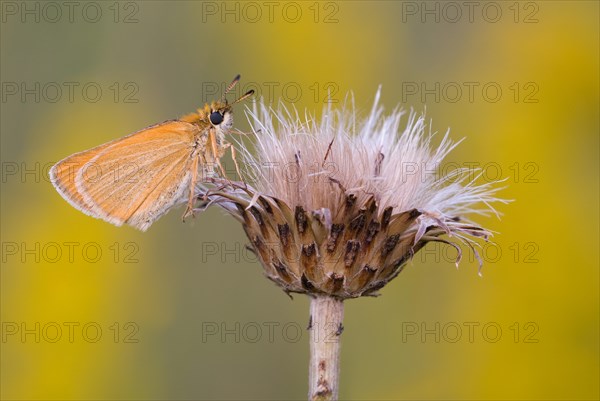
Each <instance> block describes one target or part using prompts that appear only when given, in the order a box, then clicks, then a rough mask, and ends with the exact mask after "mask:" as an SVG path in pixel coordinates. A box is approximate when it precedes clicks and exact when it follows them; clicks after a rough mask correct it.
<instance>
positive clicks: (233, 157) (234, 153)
mask: <svg viewBox="0 0 600 401" xmlns="http://www.w3.org/2000/svg"><path fill="white" fill-rule="evenodd" d="M225 149H231V159H232V160H233V164H234V165H235V172H236V173H237V175H238V177H239V178H240V181H241V180H242V173H240V165H239V164H238V162H237V157H236V155H237V152H236V150H235V146H233V145H232V144H231V143H227V144H225Z"/></svg>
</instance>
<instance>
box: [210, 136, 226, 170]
mask: <svg viewBox="0 0 600 401" xmlns="http://www.w3.org/2000/svg"><path fill="white" fill-rule="evenodd" d="M208 140H209V142H210V147H211V149H212V152H213V156H214V158H215V162H216V163H217V166H219V170H221V174H222V175H223V177H224V178H225V179H227V173H226V172H225V169H224V168H223V165H222V164H221V157H220V156H221V155H219V145H218V144H217V137H216V136H215V133H214V132H213V131H212V130H211V131H209V132H208Z"/></svg>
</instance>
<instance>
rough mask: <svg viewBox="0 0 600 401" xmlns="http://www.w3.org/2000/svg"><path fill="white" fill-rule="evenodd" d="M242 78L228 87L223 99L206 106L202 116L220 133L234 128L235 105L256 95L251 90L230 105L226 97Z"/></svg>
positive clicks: (234, 80) (238, 78)
mask: <svg viewBox="0 0 600 401" xmlns="http://www.w3.org/2000/svg"><path fill="white" fill-rule="evenodd" d="M239 80H240V76H239V75H238V76H236V77H235V78H234V79H233V81H231V83H230V84H229V86H227V88H226V89H225V92H224V93H223V98H222V99H221V100H217V101H214V102H212V103H211V104H207V105H206V106H204V110H202V112H201V115H203V116H204V118H205V120H207V122H209V123H210V124H211V125H212V126H213V127H215V128H216V129H217V130H218V131H221V132H223V133H225V132H227V131H229V130H230V129H231V127H232V126H233V107H232V106H233V105H234V104H236V103H238V102H241V101H242V100H244V99H246V98H248V97H250V96H252V95H253V94H254V90H249V91H248V92H246V93H244V94H243V95H242V96H240V97H239V98H237V99H236V100H234V101H233V102H232V103H229V102H228V101H227V99H226V98H225V95H227V93H228V92H229V91H231V89H233V87H235V85H236V84H237V83H238V82H239Z"/></svg>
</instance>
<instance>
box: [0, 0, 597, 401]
mask: <svg viewBox="0 0 600 401" xmlns="http://www.w3.org/2000/svg"><path fill="white" fill-rule="evenodd" d="M1 7H2V24H1V42H0V43H1V81H2V103H1V116H0V117H1V118H0V120H1V122H0V124H1V136H2V142H1V144H2V149H1V157H2V191H1V201H2V203H1V212H2V227H1V234H2V269H1V290H2V295H1V301H2V305H1V314H2V316H1V318H2V343H1V346H2V349H1V351H2V352H1V376H0V379H1V383H0V387H1V392H0V395H1V397H2V398H3V399H18V400H34V399H44V400H46V399H61V400H63V399H67V400H68V399H73V400H85V399H137V400H151V399H152V400H155V399H173V400H188V399H195V400H209V399H210V400H213V399H242V400H246V399H248V400H249V399H253V400H256V399H270V400H287V399H304V398H305V394H306V391H307V390H306V388H307V386H306V380H307V363H308V333H307V332H306V331H305V330H304V328H305V326H306V323H307V317H308V300H307V299H306V298H305V297H303V296H296V297H295V299H294V300H293V301H291V300H290V299H289V298H288V297H287V296H286V295H285V294H284V293H283V292H282V291H281V290H279V289H278V288H277V287H275V286H274V285H273V284H272V283H271V282H269V281H268V280H266V279H265V278H264V277H263V276H262V272H261V267H260V266H259V264H258V263H257V262H256V261H255V260H254V258H253V257H252V255H251V254H249V253H248V252H245V251H244V250H243V246H244V244H245V243H246V239H245V237H244V234H243V232H242V229H241V227H240V226H239V225H238V224H237V223H236V222H234V220H233V219H231V218H229V217H226V216H223V213H222V212H221V211H219V210H217V209H216V208H215V209H212V210H209V211H208V212H207V213H204V214H201V215H199V216H197V217H196V218H195V219H194V221H190V222H189V223H186V224H182V223H181V218H180V217H181V214H182V213H183V209H178V210H175V211H172V212H171V213H169V214H168V215H166V216H165V217H163V218H162V219H161V220H159V221H158V222H157V223H155V224H154V225H153V226H152V227H151V228H150V230H149V231H148V232H146V233H140V232H138V231H136V230H134V229H132V228H130V227H122V228H117V227H113V226H112V225H110V224H108V223H105V222H102V221H100V220H95V219H92V218H90V217H88V216H85V215H83V214H82V213H80V212H79V211H77V210H75V209H74V208H72V207H71V206H69V205H68V204H67V203H66V202H65V201H64V200H63V199H62V198H61V197H60V196H59V195H58V194H57V193H56V191H55V190H54V189H53V188H52V186H51V184H50V183H49V180H48V178H47V171H48V169H49V167H50V166H51V165H52V164H53V163H54V162H56V161H58V160H59V159H61V158H63V157H65V156H67V155H69V154H71V153H74V152H77V151H81V150H84V149H88V148H91V147H93V146H96V145H98V144H101V143H104V142H106V141H109V140H112V139H115V138H118V137H120V136H123V135H125V134H128V133H130V132H133V131H136V130H138V129H140V128H143V127H145V126H147V125H151V124H153V123H156V122H160V121H163V120H166V119H170V118H175V117H177V116H179V115H182V114H184V113H187V112H190V111H193V110H195V108H196V107H199V106H201V105H202V104H203V102H204V101H206V100H211V99H213V98H216V97H218V96H219V94H220V92H221V89H215V88H216V87H219V86H220V87H223V86H224V85H225V84H226V83H228V82H229V81H230V80H231V78H233V76H234V75H235V74H237V73H241V74H242V81H241V83H242V85H241V87H240V89H239V90H238V91H236V92H235V93H236V94H239V93H241V91H242V90H247V89H250V88H255V89H257V91H258V93H259V95H262V96H263V97H265V98H266V100H267V101H271V102H276V101H278V100H279V99H282V100H284V101H285V102H286V103H287V104H288V105H289V104H294V105H295V106H297V107H298V108H299V109H300V110H304V108H307V109H308V110H309V111H312V112H316V113H317V115H320V114H321V109H322V107H323V106H324V102H325V100H326V98H327V93H328V91H329V92H330V93H331V95H332V98H333V99H334V100H339V101H342V100H343V98H344V95H345V93H347V92H348V91H349V90H352V91H353V92H354V95H355V98H356V104H357V108H358V109H359V111H360V112H361V113H363V112H365V111H366V110H368V108H369V107H370V105H371V102H372V99H373V96H374V93H375V91H376V89H377V87H378V85H382V88H383V95H382V102H383V104H384V106H385V107H386V109H387V110H391V109H392V108H393V107H395V106H397V105H398V104H401V105H402V106H403V107H404V108H407V109H410V108H411V107H413V108H414V109H415V110H417V111H419V112H421V111H423V110H425V108H426V111H427V116H428V117H429V118H431V119H432V127H433V130H437V131H442V132H443V131H445V130H446V129H447V128H448V127H450V128H451V137H452V138H453V139H455V140H458V139H460V138H463V137H466V138H467V139H466V141H464V142H463V143H462V144H461V145H460V146H459V147H458V148H457V149H456V150H455V151H454V152H453V153H452V154H451V156H450V158H449V159H448V162H452V163H456V164H459V165H463V166H466V165H467V163H469V165H471V166H475V167H482V168H484V171H485V173H486V176H484V178H486V179H494V178H499V177H505V178H507V181H506V183H505V185H507V186H508V187H507V189H505V190H503V191H502V193H501V194H502V196H504V197H505V198H508V199H514V200H515V202H513V203H511V204H509V205H498V209H499V211H500V212H503V213H504V216H503V217H502V219H501V220H498V219H497V218H495V217H489V218H477V219H476V220H477V221H478V222H479V223H481V224H483V225H484V226H486V227H489V228H490V229H492V230H495V231H497V232H498V234H497V235H496V236H495V237H494V240H495V241H496V245H493V246H487V247H486V248H485V249H484V251H485V252H484V259H485V266H484V270H483V277H478V275H477V263H476V262H475V261H474V260H473V258H465V260H464V261H463V263H462V264H461V266H460V269H459V270H458V271H457V270H456V269H455V268H454V265H453V262H452V256H453V255H452V252H450V251H448V252H446V251H443V250H442V249H441V248H436V247H435V246H434V245H430V246H429V247H428V248H426V249H425V250H424V251H422V252H421V253H420V254H417V256H416V257H415V259H414V261H413V262H412V263H410V264H409V266H408V267H407V268H406V269H405V271H404V272H403V273H402V274H401V275H400V276H399V278H398V279H396V280H395V281H394V282H392V283H391V284H390V285H388V286H387V287H386V288H385V289H384V290H383V291H382V293H383V296H382V297H380V298H377V299H372V298H368V299H366V298H365V299H359V300H352V301H349V302H347V304H346V319H345V327H346V330H345V332H344V335H343V345H342V376H341V393H340V397H341V398H342V399H386V400H391V399H428V400H429V399H478V400H483V399H485V400H496V399H519V400H525V399H535V400H541V399H598V398H599V396H600V395H599V383H598V380H599V379H598V377H599V345H598V344H599V318H598V316H599V310H598V309H599V291H598V289H599V277H598V271H599V269H598V261H599V259H598V257H599V256H598V194H599V187H598V167H599V165H598V164H599V163H598V161H599V155H598V149H599V143H598V139H599V126H598V124H599V122H598V121H599V113H598V109H599V107H598V105H599V102H598V93H599V90H598V87H599V82H598V71H599V55H598V42H599V29H598V24H599V23H598V16H599V10H598V3H597V2H592V1H574V2H567V1H552V2H550V1H542V2H512V1H511V2H492V3H486V2H475V3H473V2H471V3H469V2H452V3H444V2H391V1H352V2H340V1H329V2H313V1H309V2H283V3H270V2H260V1H259V2H249V3H248V2H220V1H219V2H200V1H198V2H195V1H173V2H171V1H169V2H167V1H131V2H113V1H108V2H103V1H102V2H100V1H98V2H75V3H69V2H61V1H58V2H33V1H27V2H23V1H3V2H2V3H1ZM236 111H237V114H236V115H237V127H238V128H240V129H242V130H247V129H248V122H247V120H246V117H245V116H244V113H243V106H238V107H237V109H236Z"/></svg>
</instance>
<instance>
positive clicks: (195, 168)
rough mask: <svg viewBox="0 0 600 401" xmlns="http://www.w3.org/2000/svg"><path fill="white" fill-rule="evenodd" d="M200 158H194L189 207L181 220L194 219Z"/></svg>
mask: <svg viewBox="0 0 600 401" xmlns="http://www.w3.org/2000/svg"><path fill="white" fill-rule="evenodd" d="M198 158H199V156H197V155H196V156H194V161H192V180H191V181H190V196H189V198H188V203H187V207H186V208H185V213H183V217H182V218H181V219H182V220H183V221H185V218H186V217H187V216H192V217H194V199H195V196H194V195H195V192H196V180H197V179H198Z"/></svg>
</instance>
